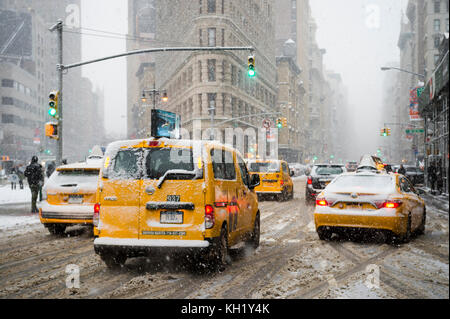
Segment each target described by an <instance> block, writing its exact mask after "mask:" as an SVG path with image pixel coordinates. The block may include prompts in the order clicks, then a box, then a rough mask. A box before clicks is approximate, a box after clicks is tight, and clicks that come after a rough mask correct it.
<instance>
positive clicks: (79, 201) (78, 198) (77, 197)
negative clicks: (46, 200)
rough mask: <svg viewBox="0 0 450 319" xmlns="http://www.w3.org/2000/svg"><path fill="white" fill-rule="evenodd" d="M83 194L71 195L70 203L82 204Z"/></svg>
mask: <svg viewBox="0 0 450 319" xmlns="http://www.w3.org/2000/svg"><path fill="white" fill-rule="evenodd" d="M82 203H83V195H69V204H82Z"/></svg>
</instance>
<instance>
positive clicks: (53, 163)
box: [46, 161, 56, 178]
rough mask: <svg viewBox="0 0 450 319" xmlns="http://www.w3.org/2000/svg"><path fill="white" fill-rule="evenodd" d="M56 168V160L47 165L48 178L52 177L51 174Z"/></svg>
mask: <svg viewBox="0 0 450 319" xmlns="http://www.w3.org/2000/svg"><path fill="white" fill-rule="evenodd" d="M55 168H56V164H55V162H54V161H52V162H50V164H48V166H47V173H46V175H47V178H50V176H51V175H52V174H53V172H54V171H55Z"/></svg>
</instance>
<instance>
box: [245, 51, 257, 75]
mask: <svg viewBox="0 0 450 319" xmlns="http://www.w3.org/2000/svg"><path fill="white" fill-rule="evenodd" d="M247 75H248V77H249V78H252V77H254V76H255V75H256V70H255V57H254V56H253V55H250V56H249V57H248V71H247Z"/></svg>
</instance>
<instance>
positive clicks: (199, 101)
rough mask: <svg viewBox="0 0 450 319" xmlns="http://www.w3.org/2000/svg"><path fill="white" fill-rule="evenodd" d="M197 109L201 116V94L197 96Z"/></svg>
mask: <svg viewBox="0 0 450 319" xmlns="http://www.w3.org/2000/svg"><path fill="white" fill-rule="evenodd" d="M198 109H199V112H200V114H202V113H203V105H202V94H201V93H200V94H199V95H198Z"/></svg>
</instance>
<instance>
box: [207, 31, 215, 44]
mask: <svg viewBox="0 0 450 319" xmlns="http://www.w3.org/2000/svg"><path fill="white" fill-rule="evenodd" d="M208 46H210V47H215V46H216V28H208Z"/></svg>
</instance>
